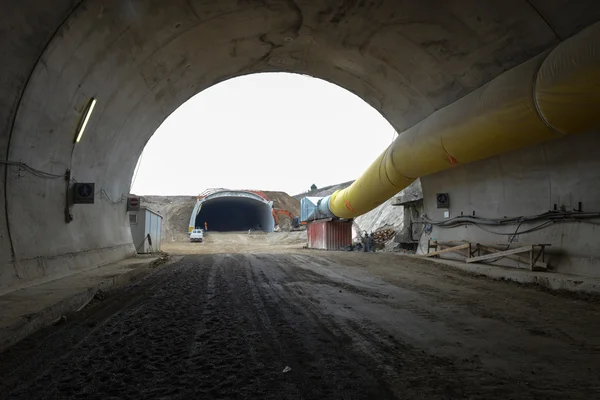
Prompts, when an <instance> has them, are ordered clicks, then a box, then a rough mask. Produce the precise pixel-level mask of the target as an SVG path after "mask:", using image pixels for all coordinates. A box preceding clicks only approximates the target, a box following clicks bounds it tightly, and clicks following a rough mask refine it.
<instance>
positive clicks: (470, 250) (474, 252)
mask: <svg viewBox="0 0 600 400" xmlns="http://www.w3.org/2000/svg"><path fill="white" fill-rule="evenodd" d="M492 246H493V245H489V244H482V243H475V244H472V243H469V242H462V243H460V244H456V242H455V243H452V244H448V243H439V242H437V241H434V240H428V241H427V254H424V255H423V256H424V257H437V256H439V255H440V254H444V253H458V254H461V255H463V256H464V251H465V250H466V251H467V257H466V258H465V262H467V263H476V262H479V261H487V260H493V259H495V258H508V259H511V260H515V261H518V262H521V263H524V264H526V265H528V266H529V269H530V270H531V271H546V270H547V269H548V263H546V261H545V259H544V258H545V250H546V247H548V246H550V245H549V244H532V245H527V246H521V247H517V248H514V249H506V250H500V249H497V248H494V247H492ZM432 249H433V250H435V251H431V250H432ZM482 252H483V253H484V254H482ZM485 253H487V254H485ZM522 253H529V257H522V256H519V255H518V254H522Z"/></svg>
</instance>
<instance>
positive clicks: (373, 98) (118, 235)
mask: <svg viewBox="0 0 600 400" xmlns="http://www.w3.org/2000/svg"><path fill="white" fill-rule="evenodd" d="M4 3H6V4H3V16H4V18H3V19H2V20H1V21H0V24H1V25H2V26H1V27H2V32H7V33H8V34H5V35H2V36H0V53H1V54H5V55H7V56H6V57H5V58H4V60H3V61H4V63H3V64H2V65H1V66H0V75H1V76H2V77H3V80H2V82H1V83H0V85H1V86H0V89H1V90H0V105H1V107H0V132H1V136H0V149H1V150H2V152H3V159H4V161H5V162H8V161H19V162H22V163H24V164H26V165H27V166H29V167H32V168H35V169H37V170H41V171H44V172H47V173H50V174H52V176H53V178H52V179H47V178H49V175H47V176H46V177H45V178H43V179H42V178H40V176H37V175H32V174H29V173H26V172H24V171H22V170H19V168H17V167H15V165H11V166H6V165H4V164H3V165H2V167H1V168H3V169H4V173H3V174H0V176H1V178H0V179H2V184H1V185H0V187H1V188H2V189H1V190H2V193H1V195H0V207H1V208H2V209H3V210H4V212H2V213H0V277H1V278H2V279H1V280H0V291H2V290H9V289H10V288H15V287H19V286H20V285H22V284H24V283H27V282H29V283H31V282H37V281H40V280H44V279H50V278H52V277H56V276H61V275H65V274H68V273H72V272H73V271H76V270H78V269H85V268H90V267H92V266H97V265H101V264H106V263H110V262H112V261H116V260H119V259H122V258H124V257H126V256H129V255H132V254H134V252H135V249H134V246H133V244H132V240H131V234H130V231H129V224H128V219H127V213H126V212H125V211H124V210H125V204H124V202H123V200H122V199H123V196H125V195H126V194H127V193H128V191H129V187H130V183H131V178H132V175H133V170H134V168H135V165H136V161H137V159H138V158H139V154H140V153H141V151H142V150H143V148H144V146H145V144H146V142H147V141H148V139H149V138H150V137H151V135H152V134H153V133H154V132H155V131H156V129H157V128H158V126H159V125H160V124H161V123H162V121H164V120H165V119H166V118H167V117H168V116H169V115H170V114H171V113H172V112H173V111H174V110H175V109H176V108H177V107H179V106H180V105H181V104H182V103H184V102H185V101H186V100H188V99H189V98H191V97H192V96H193V95H195V94H197V93H199V92H201V91H202V90H204V89H206V88H208V87H211V86H212V85H214V84H216V83H218V82H221V81H224V80H226V79H229V78H233V77H236V76H240V75H245V74H251V73H259V72H295V73H301V74H307V75H310V76H313V77H317V78H321V79H324V80H327V81H329V82H331V83H334V84H337V85H339V86H341V87H343V88H345V89H347V90H349V91H351V92H352V93H355V94H356V95H357V96H359V97H360V98H362V99H363V100H364V101H365V102H367V103H368V104H370V105H371V106H373V107H374V108H375V109H376V110H378V111H379V112H380V113H381V114H382V115H383V116H384V117H385V118H386V119H387V120H388V121H389V122H390V123H391V125H392V126H393V127H394V128H395V129H396V131H398V132H401V131H404V130H405V129H408V128H410V127H412V126H414V125H415V124H417V123H419V122H420V121H422V120H423V119H424V118H426V117H427V116H429V115H430V114H431V113H433V112H434V111H436V110H440V109H443V108H444V107H446V106H447V105H449V104H451V103H453V102H455V101H456V100H458V99H460V98H462V97H464V96H465V95H466V94H468V93H471V92H473V91H474V90H476V89H478V88H480V87H482V86H483V85H485V84H486V83H487V82H489V81H490V80H491V79H493V78H494V77H496V76H498V75H500V74H501V73H503V72H504V71H507V70H509V69H511V68H513V67H515V66H517V65H519V64H521V63H523V62H525V61H527V60H530V59H532V58H533V57H535V56H537V55H539V54H541V53H543V52H545V51H547V50H549V49H551V48H553V47H554V46H555V45H556V44H558V43H560V42H561V41H564V40H565V39H567V38H569V37H571V36H572V35H574V34H576V33H577V32H579V31H581V30H582V29H583V28H585V27H587V26H589V25H591V24H592V23H594V22H596V21H598V20H600V3H598V2H597V1H596V0H582V1H580V2H577V4H570V5H565V4H566V3H565V2H564V1H562V0H549V1H546V2H531V1H528V0H512V1H511V2H510V3H509V4H504V3H499V2H485V3H482V2H481V1H479V0H467V1H463V0H460V1H458V0H457V1H445V0H444V1H442V0H427V1H421V2H402V3H399V2H397V1H395V0H383V1H379V2H372V3H368V4H367V3H365V2H355V3H352V2H345V3H344V4H343V5H340V4H337V3H336V2H323V1H316V0H313V1H304V2H295V1H272V0H268V1H261V2H258V1H257V2H252V1H248V2H238V1H234V0H225V1H202V0H174V1H169V2H152V1H147V0H131V1H127V2H123V1H120V0H80V1H72V0H54V1H52V2H51V3H48V4H44V5H36V6H35V7H32V6H31V5H29V4H28V3H23V2H4ZM91 98H95V99H97V100H98V103H97V105H96V108H95V111H94V114H93V115H92V116H91V118H90V120H89V124H88V128H87V130H86V132H85V136H84V138H83V140H82V141H81V143H79V144H77V145H74V139H73V137H74V135H75V130H76V127H77V126H78V124H79V123H80V120H81V117H82V114H83V113H84V111H85V106H86V104H88V103H89V100H90V99H91ZM67 169H68V170H70V173H71V177H72V178H73V179H76V180H77V181H79V182H94V183H95V184H96V188H97V190H98V191H101V192H100V193H102V195H101V196H102V199H98V201H97V202H96V204H94V205H90V206H76V207H73V208H71V209H70V210H66V209H65V202H66V199H65V197H66V196H65V193H66V185H67V184H66V183H65V180H64V179H63V178H62V176H63V175H64V174H65V171H66V170H67ZM108 199H110V201H108ZM33 210H38V211H36V212H33ZM69 212H70V213H71V214H72V216H73V220H72V221H71V222H70V223H65V213H69ZM40 214H41V215H43V218H40Z"/></svg>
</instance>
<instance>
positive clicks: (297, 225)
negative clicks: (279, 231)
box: [271, 208, 306, 230]
mask: <svg viewBox="0 0 600 400" xmlns="http://www.w3.org/2000/svg"><path fill="white" fill-rule="evenodd" d="M271 213H272V214H273V219H274V220H275V226H278V225H279V216H280V215H285V216H287V217H288V218H289V219H290V223H291V224H292V230H300V229H302V228H303V227H304V226H305V225H306V221H302V222H301V221H300V218H298V217H295V216H294V214H292V213H291V212H289V211H288V210H283V209H281V208H273V209H272V210H271Z"/></svg>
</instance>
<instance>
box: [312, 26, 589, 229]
mask: <svg viewBox="0 0 600 400" xmlns="http://www.w3.org/2000/svg"><path fill="white" fill-rule="evenodd" d="M598 127H600V23H596V24H595V25H592V26H590V27H588V28H587V29H585V30H584V31H582V32H580V33H579V34H577V35H575V36H573V37H571V38H570V39H567V40H565V41H564V42H562V43H560V44H559V45H557V46H556V47H555V48H554V49H552V50H550V51H548V52H546V53H544V54H541V55H539V56H538V57H535V58H534V59H532V60H530V61H528V62H525V63H523V64H521V65H519V66H518V67H515V68H513V69H512V70H510V71H507V72H505V73H503V74H502V75H500V76H498V77H497V78H495V79H494V80H492V81H491V82H489V83H487V84H486V85H484V86H483V87H481V88H479V89H478V90H475V91H474V92H472V93H470V94H468V95H467V96H465V97H463V98H462V99H460V100H458V101H456V102H455V103H453V104H451V105H449V106H447V107H445V108H443V109H441V110H438V111H436V112H435V113H433V114H432V115H430V116H429V117H428V118H426V119H424V120H423V121H421V122H420V123H418V124H416V125H414V126H413V127H411V128H409V129H408V130H406V131H404V132H402V133H400V134H399V135H398V137H397V138H396V140H395V141H394V142H393V143H392V144H391V145H390V146H389V147H388V148H387V150H386V151H385V152H383V153H382V154H381V155H380V156H379V157H378V158H377V159H376V160H375V162H373V164H371V166H370V167H369V168H368V169H367V170H366V171H365V172H364V173H363V174H362V176H360V177H359V178H358V179H357V180H356V181H355V182H354V183H353V184H352V185H351V186H349V187H348V188H346V189H343V190H338V191H336V192H335V193H333V194H332V195H331V196H328V197H325V198H323V199H322V201H321V204H323V205H327V207H328V209H329V213H330V215H331V216H336V217H339V218H353V217H357V216H359V215H362V214H365V213H367V212H369V211H370V210H372V209H374V208H375V207H377V206H379V205H380V204H382V203H383V202H385V201H386V200H387V199H389V198H390V197H392V196H394V195H395V194H397V193H398V192H399V191H400V190H402V189H404V188H405V187H407V186H408V185H409V184H410V183H412V182H413V181H414V180H415V179H417V178H419V177H421V176H426V175H430V174H433V173H436V172H440V171H444V170H446V169H449V168H452V167H455V166H459V165H461V164H468V163H471V162H474V161H478V160H482V159H485V158H488V157H492V156H496V155H499V154H503V153H506V152H510V151H514V150H518V149H521V148H524V147H527V146H532V145H536V144H541V143H544V142H547V141H550V140H554V139H558V138H561V137H565V136H567V135H573V134H578V133H584V132H590V131H593V130H594V129H597V128H598Z"/></svg>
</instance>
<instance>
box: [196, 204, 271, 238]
mask: <svg viewBox="0 0 600 400" xmlns="http://www.w3.org/2000/svg"><path fill="white" fill-rule="evenodd" d="M205 222H206V223H207V225H208V230H209V231H215V232H236V231H247V230H249V229H252V230H261V231H265V232H272V231H273V217H272V214H271V206H270V205H269V204H268V203H263V202H260V201H257V200H254V199H250V198H245V197H224V198H218V199H212V200H208V201H206V202H204V203H203V204H202V206H201V208H200V212H199V213H198V214H197V216H196V228H204V223H205Z"/></svg>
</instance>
